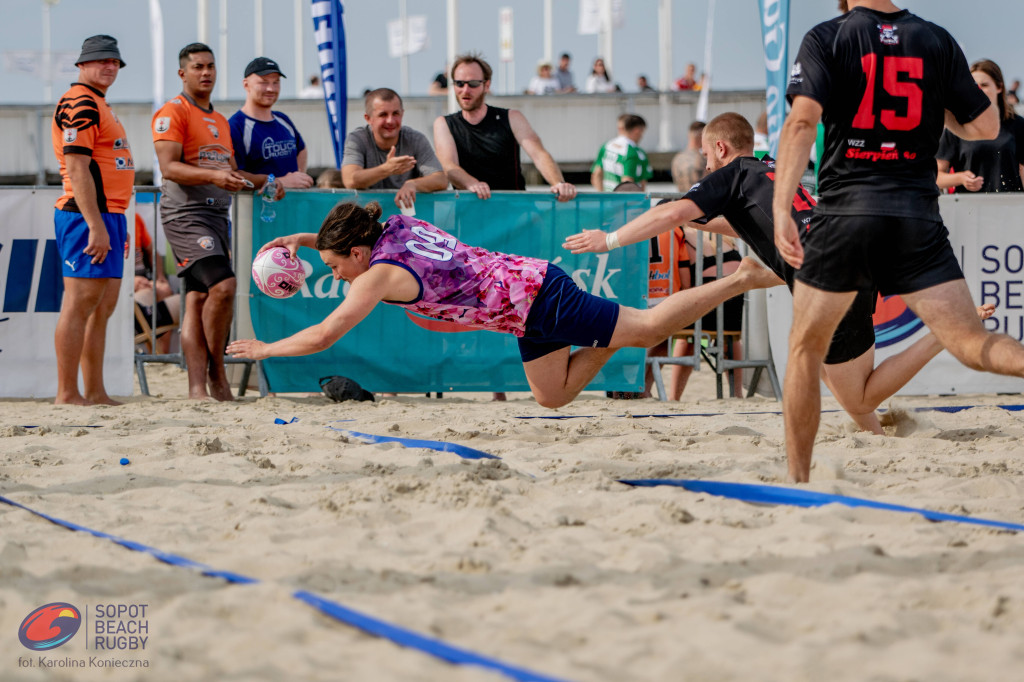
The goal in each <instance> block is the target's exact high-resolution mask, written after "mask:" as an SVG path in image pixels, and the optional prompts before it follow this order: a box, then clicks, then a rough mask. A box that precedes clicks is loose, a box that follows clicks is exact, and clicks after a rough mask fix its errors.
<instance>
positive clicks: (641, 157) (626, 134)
mask: <svg viewBox="0 0 1024 682" xmlns="http://www.w3.org/2000/svg"><path fill="white" fill-rule="evenodd" d="M617 128H618V133H619V134H618V136H617V137H615V138H613V139H611V140H609V141H608V142H605V143H604V144H603V145H601V150H600V151H599V152H598V153H597V158H596V159H595V160H594V163H593V165H592V166H591V167H590V184H591V185H593V186H594V189H596V190H597V191H598V192H612V191H615V188H616V187H618V186H619V185H620V184H622V183H628V182H632V183H636V185H637V186H638V187H639V188H640V191H646V189H647V181H648V180H649V179H650V178H652V177H653V176H654V173H653V171H652V170H651V164H650V162H649V161H648V160H647V154H646V153H645V152H644V150H643V149H640V140H641V139H642V138H643V136H644V132H645V131H646V130H647V121H645V120H644V119H643V118H642V117H640V116H637V115H636V114H622V115H621V116H619V120H618V125H617ZM620 191H621V190H620Z"/></svg>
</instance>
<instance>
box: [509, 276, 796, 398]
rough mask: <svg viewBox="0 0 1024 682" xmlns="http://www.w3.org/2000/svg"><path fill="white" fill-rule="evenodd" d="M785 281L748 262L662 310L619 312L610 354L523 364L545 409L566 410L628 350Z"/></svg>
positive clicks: (582, 353) (591, 351)
mask: <svg viewBox="0 0 1024 682" xmlns="http://www.w3.org/2000/svg"><path fill="white" fill-rule="evenodd" d="M779 283H781V280H780V279H779V278H778V277H776V276H775V274H774V273H773V272H771V271H770V270H767V269H765V268H763V267H761V266H760V265H758V264H757V263H756V262H755V261H754V260H753V259H750V258H744V259H743V262H742V263H741V264H740V268H739V269H738V270H737V271H736V272H735V274H732V275H729V276H728V277H723V278H722V279H720V280H717V281H715V282H711V283H709V284H705V285H703V286H699V287H695V288H693V289H685V290H683V291H680V292H677V293H675V294H672V295H671V296H669V297H668V298H666V299H665V300H664V301H662V302H661V303H659V304H658V306H657V307H656V308H649V309H647V310H637V309H636V308H627V307H625V306H620V307H619V319H618V321H617V322H616V324H615V331H614V332H612V338H611V343H610V344H609V347H608V348H580V349H579V350H577V351H576V352H574V353H572V354H571V355H570V354H569V349H568V348H562V349H560V350H557V351H555V352H554V353H548V354H547V355H545V356H544V357H541V358H537V359H536V360H531V361H530V362H526V363H523V369H524V370H526V379H527V381H528V382H529V383H530V389H531V390H532V391H533V396H534V398H536V399H537V402H538V403H540V404H541V405H543V406H544V407H561V406H562V405H565V404H566V403H568V402H570V401H571V400H572V399H573V398H575V397H576V396H577V395H578V394H579V392H580V391H582V390H583V388H584V387H585V386H586V385H587V384H589V383H590V381H591V380H592V379H593V378H594V377H595V376H596V375H597V373H598V372H599V371H600V370H601V367H603V366H604V363H605V362H607V361H608V358H610V357H611V356H612V354H614V353H615V351H616V350H617V349H619V348H622V347H624V346H632V347H636V348H650V347H651V346H653V345H654V344H656V343H658V342H660V341H662V340H663V339H666V338H668V336H669V335H670V334H671V333H672V332H675V331H678V330H680V329H683V328H685V327H687V326H688V325H689V324H690V323H692V322H693V321H695V320H696V319H697V318H699V317H701V316H702V315H704V314H705V313H707V312H708V311H710V310H713V309H714V308H715V306H717V305H718V304H719V303H722V302H723V301H726V300H728V299H730V298H732V297H733V296H736V295H737V294H741V293H743V292H744V291H748V290H750V289H756V288H758V287H767V286H774V285H776V284H779Z"/></svg>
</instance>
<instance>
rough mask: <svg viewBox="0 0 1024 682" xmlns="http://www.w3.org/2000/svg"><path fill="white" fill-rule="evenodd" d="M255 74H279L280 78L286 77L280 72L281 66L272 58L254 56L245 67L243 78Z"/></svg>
mask: <svg viewBox="0 0 1024 682" xmlns="http://www.w3.org/2000/svg"><path fill="white" fill-rule="evenodd" d="M254 73H255V74H256V75H258V76H266V75H267V74H268V73H276V74H280V76H281V78H287V76H285V75H284V74H283V73H281V67H279V66H278V65H277V62H275V61H274V60H273V59H268V58H267V57H256V59H254V60H252V61H251V62H249V65H248V66H247V67H245V78H248V77H249V76H251V75H253V74H254Z"/></svg>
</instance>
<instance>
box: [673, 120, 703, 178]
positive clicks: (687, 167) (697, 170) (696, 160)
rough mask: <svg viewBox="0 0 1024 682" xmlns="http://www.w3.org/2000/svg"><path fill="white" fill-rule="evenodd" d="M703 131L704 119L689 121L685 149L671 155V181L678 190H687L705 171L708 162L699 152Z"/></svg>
mask: <svg viewBox="0 0 1024 682" xmlns="http://www.w3.org/2000/svg"><path fill="white" fill-rule="evenodd" d="M703 132H704V121H694V122H693V123H691V124H690V131H689V136H688V138H687V143H686V149H684V150H683V151H681V152H679V153H678V154H676V155H675V156H674V157H672V182H674V183H675V184H676V188H677V189H678V190H679V191H680V192H686V191H688V190H689V189H690V188H691V187H693V185H694V184H695V183H697V182H699V181H700V179H701V178H703V177H704V173H706V172H707V165H708V162H707V159H705V158H704V154H703V152H701V134H702V133H703Z"/></svg>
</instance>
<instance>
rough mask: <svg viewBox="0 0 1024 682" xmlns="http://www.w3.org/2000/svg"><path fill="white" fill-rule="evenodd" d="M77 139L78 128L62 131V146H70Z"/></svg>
mask: <svg viewBox="0 0 1024 682" xmlns="http://www.w3.org/2000/svg"><path fill="white" fill-rule="evenodd" d="M77 139H78V128H68V129H66V130H65V131H64V144H71V143H72V142H74V141H75V140H77Z"/></svg>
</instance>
